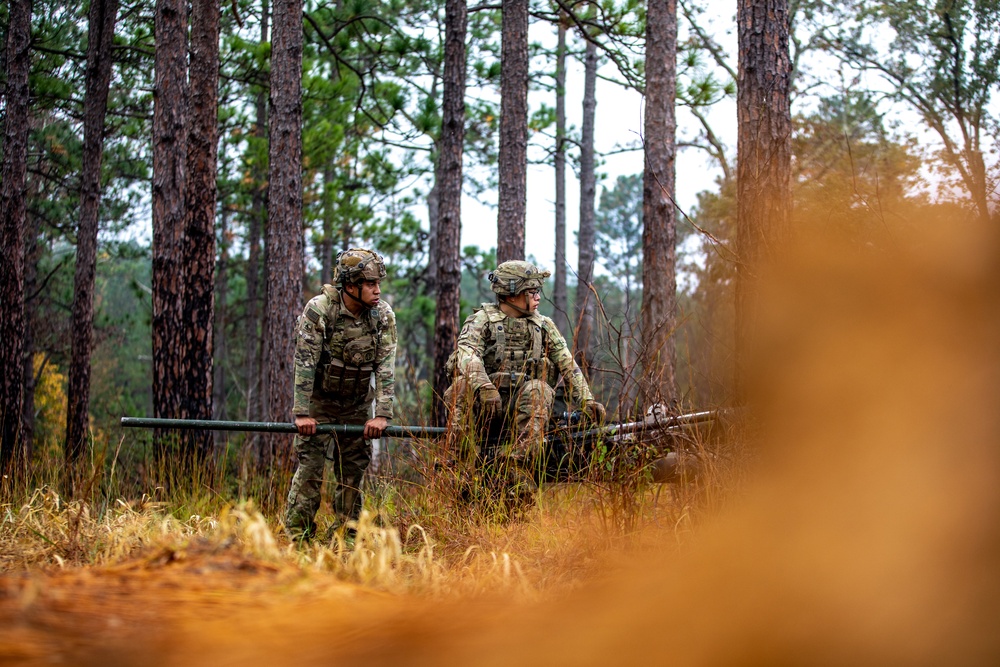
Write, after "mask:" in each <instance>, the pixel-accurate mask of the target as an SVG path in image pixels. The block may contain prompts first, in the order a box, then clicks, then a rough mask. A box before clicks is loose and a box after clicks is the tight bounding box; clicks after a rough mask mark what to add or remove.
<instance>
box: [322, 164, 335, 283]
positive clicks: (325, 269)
mask: <svg viewBox="0 0 1000 667" xmlns="http://www.w3.org/2000/svg"><path fill="white" fill-rule="evenodd" d="M332 159H333V158H332V157H331V160H332ZM333 179H334V173H333V166H332V165H327V167H326V169H324V170H323V240H322V241H321V242H320V245H319V260H320V270H319V282H320V284H321V285H327V284H329V283H330V281H331V280H332V279H333V226H334V223H335V222H336V213H337V194H336V192H335V191H334V187H335V186H334V184H333Z"/></svg>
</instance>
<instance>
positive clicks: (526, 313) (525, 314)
mask: <svg viewBox="0 0 1000 667" xmlns="http://www.w3.org/2000/svg"><path fill="white" fill-rule="evenodd" d="M515 296H517V295H515ZM507 299H508V297H502V298H500V297H498V300H499V301H500V303H501V304H504V305H506V306H507V307H508V308H513V309H514V310H516V311H517V312H518V313H520V314H521V317H531V311H530V310H525V309H524V308H521V307H520V306H515V305H514V304H512V303H511V302H510V301H508V300H507Z"/></svg>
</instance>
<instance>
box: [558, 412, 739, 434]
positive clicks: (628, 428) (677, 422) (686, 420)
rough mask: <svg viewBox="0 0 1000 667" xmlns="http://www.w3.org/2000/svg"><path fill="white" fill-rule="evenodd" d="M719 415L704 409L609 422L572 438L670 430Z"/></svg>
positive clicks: (711, 419)
mask: <svg viewBox="0 0 1000 667" xmlns="http://www.w3.org/2000/svg"><path fill="white" fill-rule="evenodd" d="M718 417H719V411H718V410H705V411H703V412H689V413H688V414H684V415H677V416H676V417H666V418H659V417H654V416H650V417H646V419H644V420H642V421H637V422H626V423H624V424H611V425H609V426H603V427H600V428H592V429H589V430H587V431H580V432H579V433H574V434H573V438H574V439H575V440H582V439H584V438H588V437H592V436H595V435H606V436H614V435H624V434H626V433H635V432H636V431H644V430H650V431H671V430H677V429H680V428H683V427H685V426H693V425H695V424H702V423H705V422H710V421H715V420H716V419H717V418H718Z"/></svg>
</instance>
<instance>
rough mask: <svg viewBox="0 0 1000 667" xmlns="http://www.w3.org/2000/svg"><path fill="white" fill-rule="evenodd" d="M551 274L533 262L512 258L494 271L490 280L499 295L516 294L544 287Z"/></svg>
mask: <svg viewBox="0 0 1000 667" xmlns="http://www.w3.org/2000/svg"><path fill="white" fill-rule="evenodd" d="M551 275H552V274H551V273H550V272H549V271H545V270H543V269H541V268H539V267H537V266H535V265H534V264H532V263H531V262H526V261H524V260H521V259H512V260H508V261H506V262H504V263H502V264H501V265H500V266H498V267H497V268H496V270H495V271H492V272H491V273H490V275H489V280H490V283H492V284H491V288H492V289H493V291H494V292H495V293H496V294H497V295H499V296H516V295H518V294H520V293H521V292H525V291H527V290H530V289H542V285H543V284H544V282H545V279H546V278H548V277H549V276H551Z"/></svg>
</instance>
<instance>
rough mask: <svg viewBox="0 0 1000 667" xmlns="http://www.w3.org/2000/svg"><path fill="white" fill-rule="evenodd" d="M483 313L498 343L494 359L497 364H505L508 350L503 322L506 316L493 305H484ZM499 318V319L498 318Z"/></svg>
mask: <svg viewBox="0 0 1000 667" xmlns="http://www.w3.org/2000/svg"><path fill="white" fill-rule="evenodd" d="M483 311H484V312H485V313H486V317H487V322H488V326H487V327H485V328H488V329H489V330H490V333H491V334H492V335H493V340H495V341H496V343H497V345H496V354H495V356H494V358H495V359H496V360H497V363H503V358H504V356H503V355H504V352H506V349H507V334H506V333H505V332H504V327H503V321H504V319H506V315H504V314H503V311H502V310H500V309H499V308H498V307H497V306H496V305H494V304H492V303H488V304H483ZM498 316H499V317H498Z"/></svg>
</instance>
